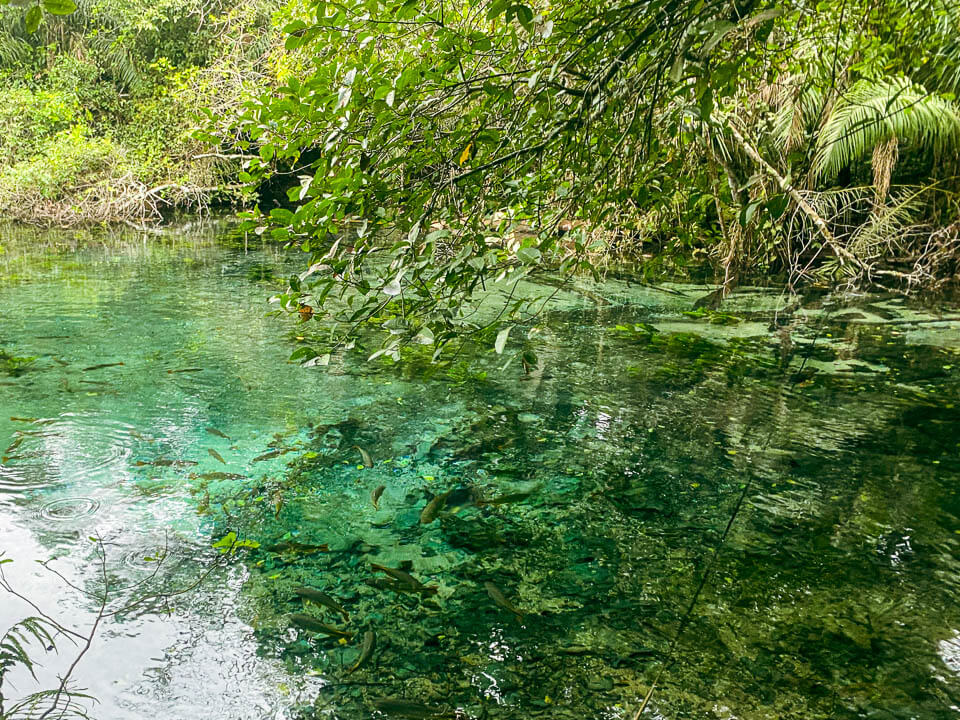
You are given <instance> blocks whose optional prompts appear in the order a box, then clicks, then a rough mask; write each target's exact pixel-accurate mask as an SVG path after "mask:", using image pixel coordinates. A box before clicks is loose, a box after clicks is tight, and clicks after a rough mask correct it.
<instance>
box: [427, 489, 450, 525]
mask: <svg viewBox="0 0 960 720" xmlns="http://www.w3.org/2000/svg"><path fill="white" fill-rule="evenodd" d="M452 492H453V490H447V491H446V492H445V493H440V494H439V495H434V496H433V500H431V501H430V502H428V503H427V506H426V507H425V508H423V512H421V513H420V524H421V525H429V524H430V523H432V522H433V521H434V520H436V519H437V515H439V514H440V511H441V510H443V508H444V506H445V505H446V504H447V498H448V497H450V493H452Z"/></svg>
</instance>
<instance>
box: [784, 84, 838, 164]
mask: <svg viewBox="0 0 960 720" xmlns="http://www.w3.org/2000/svg"><path fill="white" fill-rule="evenodd" d="M826 99H827V98H826V93H825V92H824V90H823V88H820V87H817V86H815V85H811V86H809V87H806V88H802V89H800V90H798V94H797V97H796V99H795V100H794V101H793V102H788V103H784V104H783V105H782V106H781V107H780V108H779V109H778V110H777V113H776V115H775V116H774V119H773V137H774V139H775V141H776V142H777V144H778V145H779V146H780V147H781V148H783V149H784V150H785V151H786V152H790V151H791V150H793V149H795V148H797V147H800V146H801V144H802V143H803V139H804V137H805V136H806V133H807V132H809V131H810V130H811V129H812V128H813V126H814V125H815V124H816V122H817V120H819V118H820V115H821V113H822V112H823V109H824V105H825V103H826Z"/></svg>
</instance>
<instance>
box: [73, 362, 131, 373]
mask: <svg viewBox="0 0 960 720" xmlns="http://www.w3.org/2000/svg"><path fill="white" fill-rule="evenodd" d="M120 365H123V363H122V362H115V363H100V364H99V365H91V366H90V367H85V368H81V371H82V372H88V371H90V370H102V369H103V368H108V367H119V366H120Z"/></svg>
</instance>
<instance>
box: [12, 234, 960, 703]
mask: <svg viewBox="0 0 960 720" xmlns="http://www.w3.org/2000/svg"><path fill="white" fill-rule="evenodd" d="M0 244H2V245H3V247H4V253H3V254H2V255H0V313H2V315H0V352H2V354H0V450H2V449H3V448H7V449H6V451H5V452H4V453H3V456H4V459H3V462H2V464H0V551H3V552H5V553H6V556H7V557H11V558H13V559H14V560H15V562H14V563H11V564H7V565H5V566H4V568H5V571H6V574H7V577H8V578H9V579H10V580H11V582H12V583H13V585H15V586H16V588H17V589H18V590H20V591H21V592H22V593H23V594H24V595H26V596H27V597H29V598H31V599H32V600H34V601H35V602H37V603H38V605H40V606H41V607H42V608H43V609H44V610H45V611H47V612H49V613H51V614H53V615H56V616H57V618H58V619H60V620H61V622H63V623H64V624H66V625H68V626H70V627H76V628H78V629H79V630H81V631H83V630H85V629H86V628H87V627H88V626H89V624H90V622H91V621H92V619H93V618H94V616H95V612H96V607H97V602H96V597H97V593H98V592H100V591H101V589H102V587H103V578H104V577H106V582H107V584H108V586H109V587H110V588H111V589H112V590H111V591H112V592H113V593H114V595H113V600H112V602H113V603H114V604H113V605H111V608H119V610H118V611H117V612H116V613H115V614H112V615H110V616H109V617H108V618H107V619H106V620H105V622H104V624H103V627H102V628H101V630H100V632H99V633H98V636H97V640H96V642H95V643H94V645H93V648H92V649H91V651H90V653H89V654H88V655H87V656H86V657H85V659H84V661H83V662H82V663H81V665H80V666H79V668H78V670H77V673H76V680H77V682H78V684H79V685H80V686H82V687H86V688H88V691H89V692H90V693H91V694H92V695H94V696H96V697H97V698H98V699H99V701H100V702H99V704H98V705H95V706H93V709H92V712H93V714H94V716H96V717H100V718H105V719H113V718H123V719H125V718H142V717H147V716H150V715H156V716H158V717H165V718H184V719H186V718H194V717H200V716H202V717H217V718H227V717H229V718H274V719H277V718H290V719H291V720H292V719H293V718H309V717H337V718H339V717H342V718H359V717H368V716H370V713H371V712H373V713H375V714H377V715H378V716H380V717H430V716H433V715H434V714H438V716H442V717H454V716H459V717H464V718H466V717H475V718H481V717H491V718H518V719H519V718H530V717H544V718H584V717H602V718H611V719H613V718H629V719H631V720H632V718H633V714H634V713H635V712H636V709H637V708H638V707H639V706H640V702H641V700H642V698H643V697H644V696H645V695H646V693H647V690H648V689H649V687H650V684H651V683H652V682H653V681H654V679H655V678H657V677H660V678H661V679H660V682H659V683H658V687H657V690H656V692H655V693H654V694H653V696H652V700H651V702H650V704H649V705H648V707H647V710H646V713H645V715H644V717H650V718H656V717H662V718H669V719H670V720H674V719H679V718H704V717H714V718H741V719H743V720H748V719H753V718H798V719H799V718H804V719H808V718H857V717H870V718H901V717H902V718H909V717H916V718H937V717H952V716H955V713H956V712H957V710H956V707H957V705H958V702H957V700H958V698H960V670H958V667H960V665H958V663H960V659H958V658H960V651H958V645H957V642H958V641H957V637H958V636H957V632H956V630H954V629H953V628H957V627H960V602H958V601H960V534H958V533H960V499H958V496H957V487H958V486H960V484H958V482H957V481H958V479H960V461H958V447H960V445H958V441H960V416H958V414H957V413H956V409H955V403H956V402H958V400H960V398H958V379H960V311H957V310H956V308H953V307H951V308H950V311H949V312H944V313H939V314H938V313H936V312H934V311H931V310H929V309H925V308H923V307H920V306H918V305H915V304H911V303H907V302H906V301H904V300H903V299H900V298H896V297H878V296H876V297H875V296H866V297H859V298H855V299H851V300H848V301H839V300H838V299H836V298H831V297H830V296H824V295H820V296H815V297H812V298H808V301H807V302H806V303H805V304H804V309H803V310H802V311H797V312H796V313H794V314H783V313H782V312H780V311H782V310H783V309H784V308H785V307H787V305H788V302H787V299H786V298H784V297H783V296H782V295H781V294H780V293H777V292H767V291H762V290H759V289H756V288H746V289H744V290H743V291H742V292H740V293H738V294H737V295H735V296H734V297H733V298H731V300H730V302H729V303H728V304H727V306H726V307H725V308H724V312H723V313H712V314H710V313H704V312H698V313H691V312H690V310H691V308H692V306H693V302H694V301H695V300H696V298H697V297H699V296H700V295H702V294H704V293H705V292H706V290H707V288H704V287H702V286H694V285H684V284H671V285H669V286H664V287H659V288H658V287H650V286H647V285H643V284H631V283H628V282H627V281H625V280H622V279H617V280H614V279H610V280H608V281H606V282H605V283H602V284H599V285H591V286H590V287H591V288H592V289H591V291H590V293H584V292H580V291H578V288H577V287H573V288H571V289H570V290H569V291H564V292H562V293H561V294H560V295H559V297H558V300H557V301H556V302H555V303H554V304H553V305H552V306H551V307H552V309H551V310H550V311H549V312H548V313H547V315H546V316H545V317H544V321H543V323H542V324H541V325H540V326H539V327H537V328H534V329H533V330H532V331H531V332H530V334H529V337H528V338H527V339H526V340H523V341H524V342H529V343H530V344H531V346H532V347H533V348H535V350H536V352H537V353H538V355H539V356H540V357H541V359H542V363H541V367H539V368H536V369H534V370H533V371H532V372H530V373H529V374H525V373H524V372H523V370H522V369H521V368H520V367H519V365H518V363H516V362H514V363H510V364H506V366H504V364H505V360H506V358H508V356H509V353H506V354H505V355H504V356H496V355H494V353H493V352H492V351H482V352H479V353H476V354H473V355H465V356H463V357H462V358H459V359H458V360H457V362H455V363H453V364H451V365H449V366H446V367H442V368H437V367H435V366H431V365H430V364H429V363H428V362H427V361H426V359H425V357H424V356H421V355H417V354H414V356H413V357H411V359H410V360H409V361H408V362H406V363H404V364H403V365H400V366H399V367H390V366H384V365H376V364H368V363H366V362H365V361H364V358H365V357H366V356H367V355H369V354H370V352H372V351H373V350H374V349H375V346H369V347H359V348H357V350H355V351H352V352H350V353H341V354H340V355H338V356H336V357H334V358H333V360H332V361H331V365H330V366H329V367H327V368H313V369H303V368H300V367H298V366H297V365H296V364H292V363H288V362H287V361H286V358H287V357H288V356H289V354H290V352H291V349H292V347H293V345H292V344H291V342H292V341H291V340H290V339H288V337H287V336H288V333H289V331H290V330H291V328H293V329H296V328H297V327H298V326H296V325H295V324H294V320H291V319H285V318H282V317H276V316H273V315H270V314H268V313H269V311H270V310H271V309H272V308H271V306H270V305H269V304H268V303H267V298H268V296H269V295H270V294H272V293H273V292H275V291H276V289H277V288H278V287H280V288H282V287H283V284H282V283H283V281H282V278H284V277H288V276H289V274H290V273H291V272H292V271H294V270H296V269H297V268H298V265H297V261H298V258H296V257H289V258H288V257H284V256H283V254H282V253H281V252H280V251H279V250H277V249H261V248H259V247H258V248H256V249H251V248H250V247H249V246H248V247H247V248H246V249H244V246H243V244H242V241H241V242H239V243H238V242H236V241H233V240H231V239H230V236H229V232H228V231H227V230H226V229H224V228H223V227H221V226H218V225H216V224H210V225H200V224H193V225H188V226H184V227H182V228H179V229H176V230H170V231H167V232H164V233H162V234H159V235H156V236H150V237H140V236H137V235H136V234H134V233H119V234H117V235H114V236H102V235H91V236H89V237H82V238H77V237H74V236H72V235H69V234H57V233H48V234H42V233H31V232H27V231H17V232H14V231H13V230H8V231H7V236H5V237H4V238H3V240H2V241H0ZM525 291H526V292H537V291H538V289H537V288H536V287H535V286H529V287H527V288H526V290H525ZM552 291H553V288H552V287H551V288H550V292H552ZM492 292H494V293H495V292H496V291H492ZM596 293H602V294H603V295H604V296H605V297H607V298H608V299H609V300H610V301H611V304H610V305H606V306H598V305H596V303H595V302H594V300H593V299H591V298H592V297H596ZM519 335H520V333H519V332H517V333H515V334H514V335H512V336H511V337H513V338H515V341H516V342H520V340H519V339H516V338H518V337H519ZM363 345H364V343H361V346H363ZM509 349H511V348H508V350H509ZM445 493H447V494H446V495H444V494H445ZM431 501H433V503H432V508H431V507H428V506H429V505H430V504H431ZM741 501H742V502H741ZM731 517H734V521H733V522H732V523H730V519H731ZM728 523H730V524H729V527H728ZM231 533H232V537H233V538H234V540H241V541H243V542H244V543H246V546H245V547H242V548H241V549H240V550H238V551H237V552H236V553H235V554H231V553H229V552H228V553H226V554H221V553H220V552H218V548H215V547H213V545H214V544H215V543H216V542H217V541H219V540H221V538H224V537H230V534H231ZM91 537H95V538H99V539H100V542H102V546H103V548H104V550H105V553H106V560H105V562H104V563H103V564H102V565H101V564H100V562H99V561H98V559H97V556H96V552H95V550H96V544H95V543H93V542H91V539H90V538H91ZM718 548H719V549H718ZM220 549H224V550H228V549H229V543H227V544H226V545H221V548H220ZM36 559H39V560H45V561H46V560H50V568H52V569H55V570H56V571H57V572H59V573H61V575H62V576H61V577H58V576H57V575H55V574H53V573H51V572H49V571H48V570H45V569H44V568H43V567H41V566H38V565H36V564H35V563H33V562H32V561H33V560H36ZM51 559H52V560H51ZM375 565H376V566H381V567H382V568H386V569H380V568H378V567H374V566H375ZM206 573H209V574H208V575H207V574H206ZM398 573H399V574H398ZM411 576H412V577H411ZM201 578H203V580H204V581H203V582H202V583H200V584H199V586H198V587H196V588H193V585H194V584H196V583H197V581H198V579H201ZM407 578H409V579H407ZM701 581H703V582H702V590H701V591H700V593H699V595H698V597H697V601H696V603H695V605H694V610H693V612H692V613H690V614H689V615H688V613H687V610H688V608H689V606H690V602H691V599H692V598H693V596H694V594H695V593H696V592H697V589H698V587H699V586H700V585H701ZM71 585H72V586H73V587H71ZM184 589H189V591H184V592H183V593H182V594H176V595H172V596H171V594H172V593H177V592H178V591H179V590H184ZM311 591H313V593H314V594H316V593H326V595H324V598H326V599H328V600H330V601H332V602H333V603H335V606H330V605H325V604H324V603H325V602H326V601H327V600H318V599H316V598H314V599H313V600H311V599H310V598H311V595H310V592H311ZM151 593H153V594H154V595H155V597H153V596H151ZM144 596H147V597H148V601H144V602H140V603H139V604H136V605H135V606H134V605H130V602H131V601H132V600H133V599H135V598H140V599H141V600H142V599H143V597H144ZM150 597H153V599H149V598H150ZM8 600H9V601H8ZM337 607H339V608H341V609H340V610H338V609H336V608H337ZM125 608H126V609H125ZM29 611H30V608H29V607H28V606H26V605H25V604H24V603H22V602H20V601H18V600H16V599H14V598H8V597H5V598H4V599H3V601H0V627H3V628H5V627H7V626H9V625H10V624H11V623H13V622H14V621H16V620H18V619H19V618H21V617H23V616H24V615H26V614H28V613H29ZM318 623H322V624H323V625H324V626H326V627H325V628H324V627H321V626H320V625H319V624H318ZM331 627H332V628H333V630H331V629H330V628H331ZM338 633H339V634H338ZM678 634H679V636H678ZM368 640H369V651H366V650H365V649H364V647H365V642H367V641H368ZM59 657H60V660H69V658H70V657H72V653H71V651H69V650H68V644H66V645H64V647H63V648H62V651H61V654H60V656H59ZM58 663H59V664H58ZM61 665H62V663H61V662H60V661H58V660H57V658H56V657H54V656H53V655H52V653H51V654H50V656H49V657H45V658H44V666H45V667H44V668H43V670H42V672H41V673H40V681H41V685H42V686H45V687H49V686H51V685H52V684H54V683H55V680H56V673H58V672H62V671H63V669H64V668H63V667H61ZM353 668H355V669H353ZM27 686H29V687H32V686H33V685H32V682H31V681H30V680H29V678H28V676H23V677H20V676H18V687H24V688H25V687H27Z"/></svg>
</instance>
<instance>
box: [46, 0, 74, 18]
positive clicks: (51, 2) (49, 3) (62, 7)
mask: <svg viewBox="0 0 960 720" xmlns="http://www.w3.org/2000/svg"><path fill="white" fill-rule="evenodd" d="M43 9H44V10H46V11H47V12H48V13H50V14H51V15H69V14H70V13H72V12H75V11H76V9H77V4H76V3H75V2H74V1H73V0H43Z"/></svg>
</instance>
